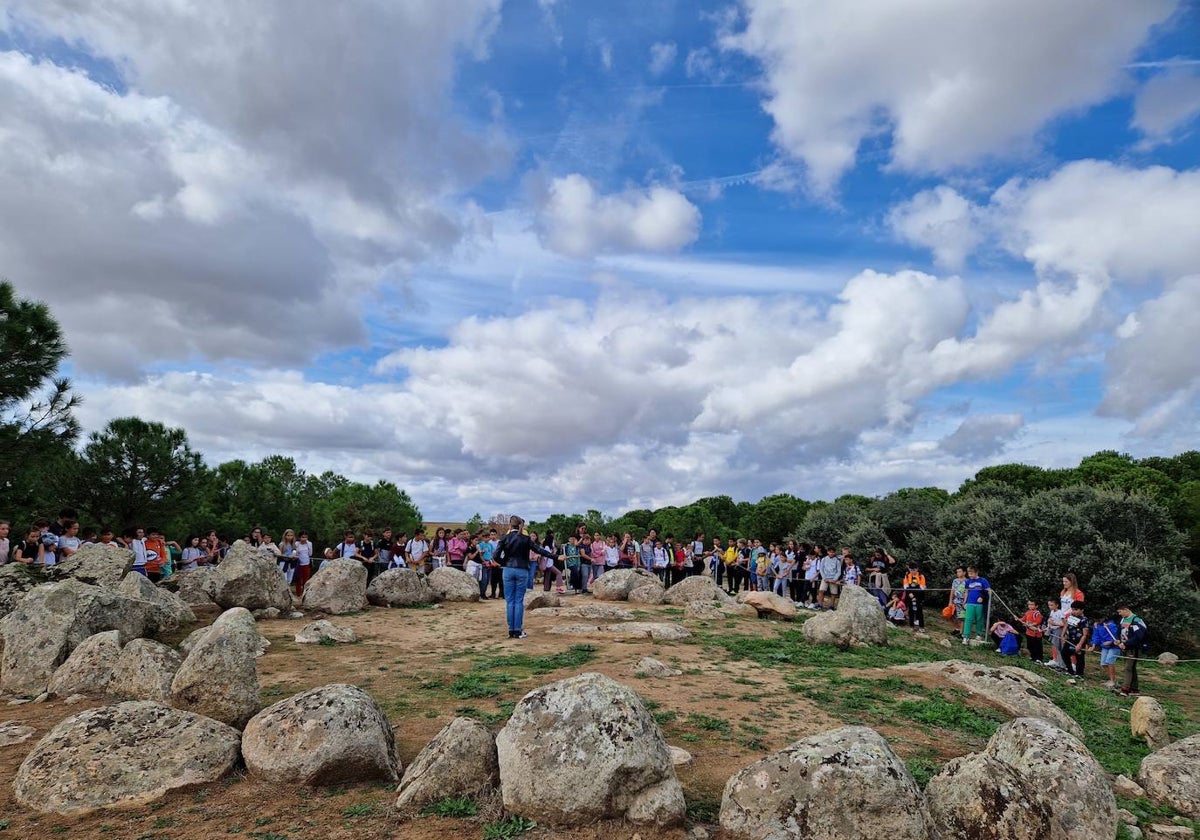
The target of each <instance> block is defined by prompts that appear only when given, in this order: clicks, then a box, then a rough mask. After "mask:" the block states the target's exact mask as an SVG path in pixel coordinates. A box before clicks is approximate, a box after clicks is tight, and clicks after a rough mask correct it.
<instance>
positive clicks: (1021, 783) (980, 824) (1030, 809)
mask: <svg viewBox="0 0 1200 840" xmlns="http://www.w3.org/2000/svg"><path fill="white" fill-rule="evenodd" d="M925 800H926V802H927V803H928V805H929V840H977V838H990V839H991V840H1045V838H1049V837H1054V836H1055V835H1054V834H1053V825H1054V821H1053V810H1054V808H1053V803H1050V802H1047V801H1046V800H1045V798H1044V797H1043V796H1042V795H1041V792H1040V791H1039V789H1038V788H1037V786H1036V785H1035V784H1034V782H1033V780H1032V779H1030V778H1028V777H1026V776H1024V775H1021V774H1020V773H1018V772H1017V771H1016V770H1014V769H1013V768H1012V767H1009V766H1008V765H1007V764H1005V763H1004V762H1002V761H999V760H997V759H995V758H993V757H992V756H990V755H985V754H982V753H973V754H971V755H966V756H962V757H960V758H955V759H951V760H950V761H948V762H947V763H946V764H945V765H943V766H942V769H941V772H939V773H938V774H937V775H936V776H934V777H933V778H932V779H930V780H929V783H928V784H926V785H925Z"/></svg>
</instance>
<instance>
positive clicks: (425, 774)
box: [396, 717, 500, 809]
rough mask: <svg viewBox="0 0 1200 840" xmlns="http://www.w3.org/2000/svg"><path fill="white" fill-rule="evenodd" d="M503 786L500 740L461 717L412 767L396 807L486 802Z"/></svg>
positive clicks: (418, 755)
mask: <svg viewBox="0 0 1200 840" xmlns="http://www.w3.org/2000/svg"><path fill="white" fill-rule="evenodd" d="M499 784H500V765H499V764H498V763H497V758H496V739H495V738H493V737H492V733H490V732H488V729H487V727H486V726H484V725H483V724H482V723H480V722H479V721H477V720H472V719H471V718H465V717H459V718H455V719H454V720H452V721H450V723H448V724H446V726H445V727H444V728H443V729H442V731H441V732H439V733H438V734H437V735H436V736H434V739H433V740H432V741H430V742H429V743H428V744H427V745H426V747H425V749H423V750H421V752H419V753H418V754H417V757H416V758H414V759H413V761H412V764H410V765H408V769H406V770H405V771H404V777H403V778H402V779H400V787H399V789H398V790H397V791H396V807H397V808H401V809H404V808H420V807H421V806H422V805H426V804H428V803H430V802H434V801H436V800H438V799H443V798H445V797H447V796H468V797H471V798H472V799H483V798H485V797H486V796H487V794H489V793H490V792H491V791H493V790H495V788H496V786H497V785H499Z"/></svg>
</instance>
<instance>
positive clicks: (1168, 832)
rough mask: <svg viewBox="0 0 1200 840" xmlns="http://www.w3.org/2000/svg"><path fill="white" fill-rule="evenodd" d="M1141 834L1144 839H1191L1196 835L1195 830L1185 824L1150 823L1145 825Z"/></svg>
mask: <svg viewBox="0 0 1200 840" xmlns="http://www.w3.org/2000/svg"><path fill="white" fill-rule="evenodd" d="M1143 836H1144V837H1145V838H1146V840H1192V838H1194V837H1195V836H1196V832H1195V831H1194V830H1193V829H1192V828H1191V827H1190V826H1186V825H1165V824H1164V823H1152V824H1151V825H1148V826H1146V831H1145V834H1144V835H1143Z"/></svg>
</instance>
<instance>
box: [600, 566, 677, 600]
mask: <svg viewBox="0 0 1200 840" xmlns="http://www.w3.org/2000/svg"><path fill="white" fill-rule="evenodd" d="M643 587H650V588H651V589H664V587H663V584H662V581H661V580H659V579H658V576H657V575H653V574H651V573H650V572H647V571H646V570H645V569H615V570H613V571H610V572H605V573H604V574H602V575H600V577H598V578H597V579H596V580H595V581H593V582H592V595H593V596H595V598H596V600H597V601H628V600H629V594H630V593H631V592H633V591H634V590H635V589H641V588H643ZM664 591H665V589H664ZM641 597H646V596H641ZM643 603H645V601H643Z"/></svg>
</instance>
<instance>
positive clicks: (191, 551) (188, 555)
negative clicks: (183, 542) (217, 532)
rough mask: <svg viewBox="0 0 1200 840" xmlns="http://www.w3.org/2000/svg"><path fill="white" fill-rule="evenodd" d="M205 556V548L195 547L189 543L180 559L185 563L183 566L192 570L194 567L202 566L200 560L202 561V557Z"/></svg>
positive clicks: (187, 569)
mask: <svg viewBox="0 0 1200 840" xmlns="http://www.w3.org/2000/svg"><path fill="white" fill-rule="evenodd" d="M203 556H204V549H202V548H194V547H193V546H190V545H189V546H188V547H187V548H185V549H184V550H183V554H182V555H181V556H180V558H179V559H180V560H181V561H182V563H183V568H184V569H185V570H186V571H191V570H193V569H198V568H200V563H199V561H200V558H201V557H203Z"/></svg>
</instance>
